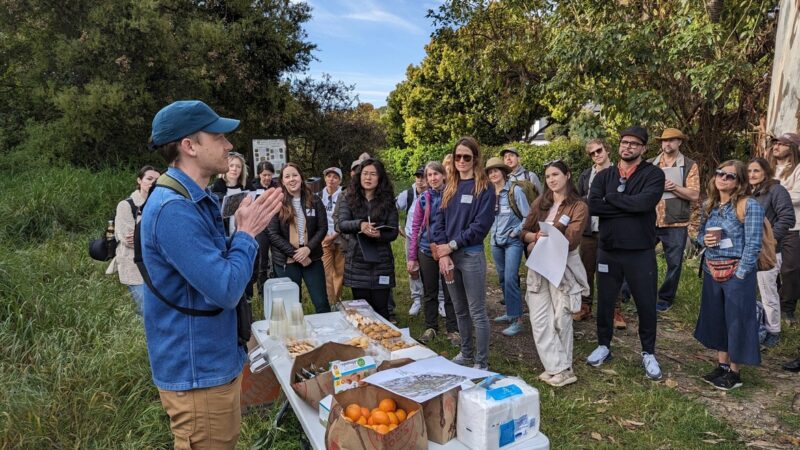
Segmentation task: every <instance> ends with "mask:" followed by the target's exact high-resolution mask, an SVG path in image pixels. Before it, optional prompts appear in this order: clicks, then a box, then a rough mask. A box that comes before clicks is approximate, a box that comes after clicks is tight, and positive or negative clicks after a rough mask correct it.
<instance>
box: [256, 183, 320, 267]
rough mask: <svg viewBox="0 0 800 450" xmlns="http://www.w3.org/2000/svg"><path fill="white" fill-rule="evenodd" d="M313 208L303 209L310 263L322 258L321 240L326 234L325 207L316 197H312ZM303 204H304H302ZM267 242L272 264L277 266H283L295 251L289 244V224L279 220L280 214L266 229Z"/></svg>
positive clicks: (276, 215)
mask: <svg viewBox="0 0 800 450" xmlns="http://www.w3.org/2000/svg"><path fill="white" fill-rule="evenodd" d="M313 202H314V204H313V207H312V208H311V209H306V208H305V207H303V215H304V216H305V218H306V233H307V234H308V242H306V245H305V246H306V247H308V248H309V249H310V250H311V253H310V254H309V257H310V258H311V260H312V261H316V260H318V259H320V258H322V239H324V238H325V235H326V234H327V233H328V216H327V215H326V214H325V207H324V206H322V202H321V201H319V198H317V197H316V196H314V197H313ZM303 203H305V202H303ZM267 234H268V235H269V242H270V244H272V262H273V264H275V265H278V266H285V265H286V259H287V258H288V257H290V256H292V255H293V254H294V252H295V251H296V250H297V249H296V248H295V247H294V246H293V245H292V244H291V243H290V242H289V224H288V223H287V222H284V221H282V220H281V218H280V214H275V217H273V218H272V221H271V222H270V223H269V227H267Z"/></svg>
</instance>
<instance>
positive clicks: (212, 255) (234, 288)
mask: <svg viewBox="0 0 800 450" xmlns="http://www.w3.org/2000/svg"><path fill="white" fill-rule="evenodd" d="M167 173H168V174H169V175H170V176H172V177H173V178H175V179H176V180H177V181H178V182H179V183H180V184H182V185H183V186H184V187H185V188H186V190H187V191H188V192H189V197H190V198H188V199H187V198H185V197H183V196H182V195H181V194H179V193H177V192H175V191H173V190H171V189H169V188H164V187H157V188H156V189H155V190H154V191H153V193H152V194H151V195H150V198H149V199H148V200H147V203H146V204H145V208H144V211H143V214H142V221H141V231H140V233H141V241H142V256H143V259H144V263H145V266H146V267H147V271H148V273H149V274H150V278H151V279H152V281H153V285H154V286H155V287H156V288H157V289H158V290H159V291H160V292H161V294H162V295H163V296H164V297H166V298H169V299H171V300H172V301H174V302H175V303H177V304H178V305H181V306H184V307H188V308H193V309H216V308H222V309H223V311H222V312H221V313H219V314H217V315H216V316H211V317H200V316H190V315H186V314H183V313H181V312H179V311H177V310H175V309H173V308H171V307H170V306H168V305H166V304H164V303H163V302H162V301H161V300H159V299H158V298H157V297H156V296H155V295H154V294H153V293H152V292H151V291H150V289H149V288H147V286H145V289H144V328H145V337H146V338H147V352H148V355H149V358H150V368H151V372H152V375H153V381H154V382H155V384H156V386H158V387H159V388H160V389H164V390H171V391H184V390H190V389H197V388H205V387H212V386H218V385H221V384H225V383H227V382H230V381H231V380H233V379H234V378H235V377H237V376H238V375H239V374H240V373H241V372H242V367H243V366H244V361H245V358H246V357H247V355H246V353H245V350H244V348H242V347H240V346H239V344H238V338H237V333H236V305H237V303H238V302H239V299H240V298H241V297H242V293H243V292H244V288H245V285H246V284H247V283H248V281H249V280H250V275H251V274H252V272H253V261H254V259H255V257H256V252H257V250H258V244H257V243H256V241H255V239H253V238H252V237H251V236H250V235H248V234H246V233H243V232H236V233H234V234H233V236H231V237H230V238H227V237H226V236H225V227H224V225H223V222H222V216H221V214H220V207H219V201H218V200H217V197H216V196H215V195H214V194H213V193H212V192H211V191H210V190H209V189H205V190H204V189H201V188H200V186H198V185H197V183H195V182H194V181H193V180H192V179H191V178H189V176H188V175H186V174H185V173H183V172H182V171H181V170H179V169H176V168H173V167H171V168H170V169H169V170H168V171H167Z"/></svg>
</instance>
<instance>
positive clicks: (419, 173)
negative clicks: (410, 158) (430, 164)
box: [414, 166, 425, 177]
mask: <svg viewBox="0 0 800 450" xmlns="http://www.w3.org/2000/svg"><path fill="white" fill-rule="evenodd" d="M424 175H425V166H419V167H417V171H416V172H414V176H415V177H421V176H424Z"/></svg>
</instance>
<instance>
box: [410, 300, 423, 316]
mask: <svg viewBox="0 0 800 450" xmlns="http://www.w3.org/2000/svg"><path fill="white" fill-rule="evenodd" d="M421 308H422V304H421V303H420V302H419V300H415V301H414V303H412V304H411V308H410V309H409V310H408V315H409V316H416V315H417V314H419V310H420V309H421Z"/></svg>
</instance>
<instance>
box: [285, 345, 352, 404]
mask: <svg viewBox="0 0 800 450" xmlns="http://www.w3.org/2000/svg"><path fill="white" fill-rule="evenodd" d="M361 356H364V350H363V349H360V348H358V347H353V346H352V345H344V344H339V343H337V342H326V343H325V344H322V345H320V346H319V347H317V348H315V349H314V350H311V351H310V352H308V353H304V354H302V355H299V356H298V357H297V358H295V360H294V364H292V372H291V377H292V389H294V391H295V392H296V393H297V395H298V397H300V398H302V399H303V401H305V402H306V403H308V404H309V405H311V407H312V408H314V409H316V408H318V407H319V401H320V400H322V399H323V398H325V396H326V395H331V394H333V373H332V372H331V371H330V370H329V371H327V372H324V373H321V374H319V375H317V376H316V377H314V378H312V379H310V380H298V378H297V373H298V372H300V369H301V368H307V367H310V366H311V364H314V365H315V366H316V367H325V368H328V366H329V365H330V363H331V362H333V361H342V360H349V359H353V358H358V357H361Z"/></svg>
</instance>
